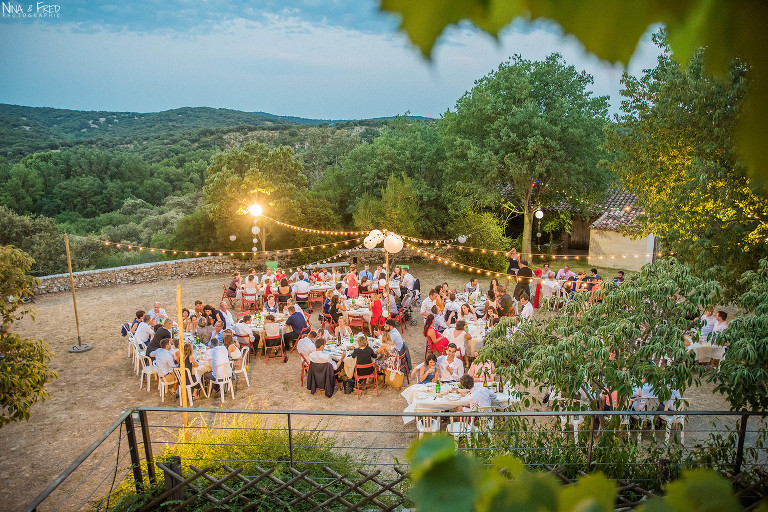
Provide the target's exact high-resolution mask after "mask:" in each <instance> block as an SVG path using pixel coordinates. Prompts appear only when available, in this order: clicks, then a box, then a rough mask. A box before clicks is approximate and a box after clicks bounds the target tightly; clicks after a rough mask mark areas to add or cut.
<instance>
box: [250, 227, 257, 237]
mask: <svg viewBox="0 0 768 512" xmlns="http://www.w3.org/2000/svg"><path fill="white" fill-rule="evenodd" d="M251 233H253V234H254V235H258V234H259V228H258V226H253V227H252V228H251Z"/></svg>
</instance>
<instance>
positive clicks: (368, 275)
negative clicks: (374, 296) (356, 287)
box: [357, 263, 373, 284]
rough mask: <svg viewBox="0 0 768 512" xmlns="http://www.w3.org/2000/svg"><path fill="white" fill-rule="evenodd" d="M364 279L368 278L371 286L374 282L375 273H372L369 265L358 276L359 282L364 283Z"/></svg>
mask: <svg viewBox="0 0 768 512" xmlns="http://www.w3.org/2000/svg"><path fill="white" fill-rule="evenodd" d="M363 278H366V279H367V280H368V283H369V284H370V282H371V281H373V273H371V266H370V265H369V264H367V263H366V264H365V265H364V267H363V270H361V271H360V273H359V274H358V275H357V280H358V281H360V282H362V281H363Z"/></svg>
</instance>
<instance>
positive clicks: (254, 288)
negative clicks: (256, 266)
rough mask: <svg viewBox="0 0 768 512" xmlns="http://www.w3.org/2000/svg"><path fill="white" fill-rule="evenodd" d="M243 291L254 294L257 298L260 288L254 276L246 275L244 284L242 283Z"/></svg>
mask: <svg viewBox="0 0 768 512" xmlns="http://www.w3.org/2000/svg"><path fill="white" fill-rule="evenodd" d="M243 293H247V294H249V295H256V297H255V298H256V299H258V297H259V295H261V288H260V287H259V282H258V281H257V280H256V276H252V275H250V276H248V278H247V279H246V280H245V285H243Z"/></svg>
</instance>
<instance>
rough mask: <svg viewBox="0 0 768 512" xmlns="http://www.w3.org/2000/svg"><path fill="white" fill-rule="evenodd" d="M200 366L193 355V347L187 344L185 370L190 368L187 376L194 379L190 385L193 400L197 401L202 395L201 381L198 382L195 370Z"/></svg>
mask: <svg viewBox="0 0 768 512" xmlns="http://www.w3.org/2000/svg"><path fill="white" fill-rule="evenodd" d="M198 366H200V364H199V363H198V362H197V360H196V359H195V357H194V355H193V353H192V345H190V344H189V343H186V344H185V345H184V368H189V373H188V374H187V375H188V376H190V377H191V378H192V382H190V383H189V384H190V385H192V399H193V400H197V399H198V397H199V395H200V387H201V385H200V381H198V380H197V376H196V375H195V370H194V369H195V368H197V367H198Z"/></svg>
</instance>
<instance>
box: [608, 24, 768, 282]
mask: <svg viewBox="0 0 768 512" xmlns="http://www.w3.org/2000/svg"><path fill="white" fill-rule="evenodd" d="M654 37H655V41H656V42H657V44H659V46H661V47H662V48H664V49H665V50H666V52H665V53H664V54H662V55H661V56H659V58H658V63H657V65H656V67H655V68H653V69H650V70H646V71H645V73H644V74H643V76H642V77H641V78H639V79H638V78H634V77H632V76H629V75H626V74H625V76H624V77H623V78H622V83H623V84H624V86H625V89H624V90H623V91H622V95H624V97H625V98H626V99H625V100H624V101H623V102H622V110H623V111H624V112H625V114H623V115H622V116H621V117H620V118H619V119H618V121H619V122H618V124H617V125H615V126H614V127H613V128H612V129H610V130H608V136H607V140H606V143H607V149H608V150H609V151H610V152H611V153H612V158H611V160H610V162H609V164H608V165H609V166H610V167H611V168H612V169H613V171H614V172H615V173H616V174H617V175H618V176H619V177H620V178H621V182H622V184H623V186H624V187H625V188H626V189H627V190H629V191H630V192H633V193H634V194H636V195H637V196H638V203H639V205H640V206H641V207H642V209H643V210H644V212H645V214H644V215H642V216H639V217H638V218H637V221H638V222H637V224H638V227H639V228H640V230H639V231H637V234H640V235H646V234H648V233H653V234H655V235H656V236H657V237H659V239H660V240H661V242H662V244H663V245H664V247H665V248H667V249H669V250H671V251H673V252H675V253H677V254H678V255H679V256H678V257H679V258H680V259H681V260H683V261H685V262H687V263H689V264H690V265H691V266H692V268H693V269H694V270H695V271H696V272H698V273H700V274H701V275H705V276H707V277H709V278H717V279H719V280H720V281H721V283H722V284H723V285H724V286H725V287H726V288H729V289H730V292H731V295H733V293H734V292H735V291H736V290H737V289H738V286H737V284H738V280H739V278H740V276H741V274H742V273H743V272H744V271H745V270H747V269H751V268H754V265H755V263H756V262H757V261H758V260H759V259H760V258H764V257H766V256H768V245H766V244H765V239H766V238H767V237H768V220H766V219H768V196H766V193H765V190H761V189H758V188H757V187H755V186H754V184H753V183H751V179H750V177H749V176H748V174H747V169H746V167H745V166H744V165H743V164H742V163H741V162H740V161H739V160H738V155H737V152H736V148H735V145H734V141H733V134H734V131H735V124H736V121H737V119H738V117H739V116H740V115H741V112H742V98H743V96H744V93H745V91H746V89H747V87H748V82H747V75H746V69H745V66H744V65H743V64H741V63H738V62H736V63H734V64H733V66H732V68H731V71H730V75H729V80H727V81H720V80H716V79H713V78H711V77H708V76H707V75H706V74H705V72H704V55H705V52H703V51H700V52H698V53H697V54H695V55H694V57H693V59H692V60H691V61H690V63H688V66H687V67H683V66H681V65H680V64H678V63H677V62H676V61H674V60H673V59H672V58H671V57H670V55H669V48H668V47H667V46H666V42H665V39H664V38H665V36H664V34H663V33H660V34H656V35H655V36H654Z"/></svg>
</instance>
